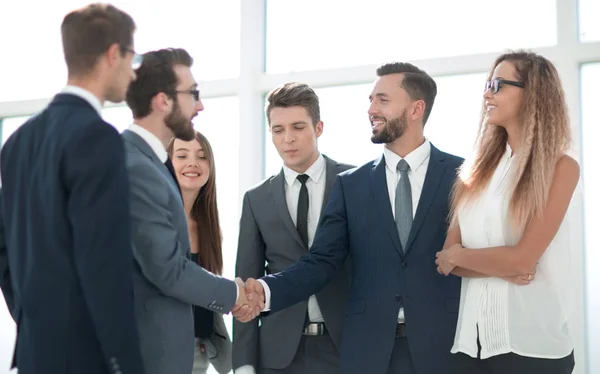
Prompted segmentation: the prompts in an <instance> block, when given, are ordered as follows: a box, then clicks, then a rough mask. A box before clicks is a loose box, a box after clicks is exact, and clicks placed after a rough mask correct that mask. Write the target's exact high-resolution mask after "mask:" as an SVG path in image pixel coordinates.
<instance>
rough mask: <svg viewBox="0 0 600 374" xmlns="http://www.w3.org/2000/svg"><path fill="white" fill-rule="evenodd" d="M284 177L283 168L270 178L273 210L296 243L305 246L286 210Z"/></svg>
mask: <svg viewBox="0 0 600 374" xmlns="http://www.w3.org/2000/svg"><path fill="white" fill-rule="evenodd" d="M284 183H285V177H284V175H283V170H281V172H280V173H279V174H277V176H275V178H273V179H272V180H271V183H270V186H269V187H270V190H271V196H273V201H274V202H275V210H277V213H278V214H279V216H280V217H281V220H282V221H283V224H284V225H285V227H286V228H287V229H288V231H289V232H290V234H291V235H292V236H293V237H294V239H296V241H297V242H298V244H300V245H301V246H302V248H305V249H306V250H308V248H306V246H305V245H304V242H303V241H302V239H301V238H300V235H299V234H298V230H296V226H294V221H292V217H290V211H289V210H288V206H287V202H286V200H285V185H284Z"/></svg>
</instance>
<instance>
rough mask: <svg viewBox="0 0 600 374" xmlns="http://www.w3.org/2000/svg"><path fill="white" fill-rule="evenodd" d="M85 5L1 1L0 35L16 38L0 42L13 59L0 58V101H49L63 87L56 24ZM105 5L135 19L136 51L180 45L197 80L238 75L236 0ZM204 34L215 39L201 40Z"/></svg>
mask: <svg viewBox="0 0 600 374" xmlns="http://www.w3.org/2000/svg"><path fill="white" fill-rule="evenodd" d="M88 3H89V1H87V0H62V1H58V2H57V1H39V2H36V3H35V5H34V7H35V11H32V10H31V7H32V2H31V1H12V2H10V1H2V2H1V4H2V5H0V35H5V36H7V35H18V36H19V37H3V38H0V50H3V51H9V53H10V54H13V55H14V57H12V58H2V59H0V82H2V85H1V86H0V101H16V100H24V99H37V98H46V97H51V96H52V95H54V94H55V93H56V92H57V91H59V90H60V89H61V88H62V87H63V86H64V84H65V83H66V80H67V72H66V66H65V63H64V59H63V55H62V43H61V37H60V24H61V23H62V20H63V18H64V16H65V15H66V14H67V13H68V12H70V11H72V10H73V9H76V8H79V7H81V6H85V5H87V4H88ZM111 3H112V4H114V5H115V6H117V7H120V8H121V9H123V10H124V11H126V12H128V13H129V14H130V15H131V16H132V17H133V18H134V20H135V21H136V24H137V32H136V34H135V44H136V45H135V49H136V51H138V52H146V51H148V50H154V49H158V48H165V47H182V48H185V49H187V50H188V51H189V52H190V54H191V55H192V57H194V59H195V61H194V73H195V75H196V78H197V79H200V80H214V79H222V78H234V77H237V76H238V74H239V50H240V48H239V46H240V0H220V1H210V0H199V1H192V2H190V1H187V0H171V1H169V3H168V5H166V6H165V4H163V3H159V2H147V1H133V0H114V1H112V2H111ZM183 9H185V11H183ZM206 35H218V37H215V38H210V37H201V36H206ZM215 56H216V57H215ZM49 72H51V73H49Z"/></svg>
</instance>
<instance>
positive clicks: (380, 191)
mask: <svg viewBox="0 0 600 374" xmlns="http://www.w3.org/2000/svg"><path fill="white" fill-rule="evenodd" d="M370 179H371V193H372V194H373V199H374V200H375V205H376V206H377V209H378V210H379V216H380V217H381V220H380V221H381V223H382V224H383V228H384V230H385V231H387V233H388V234H389V235H390V239H392V243H394V247H395V248H396V251H398V253H399V254H400V256H404V254H403V253H402V246H401V245H400V238H399V237H398V230H397V229H396V222H395V221H394V215H393V214H392V205H391V203H390V197H389V196H390V195H389V192H388V187H387V178H386V176H385V158H384V157H383V155H382V156H381V158H380V159H379V160H377V161H375V164H374V165H373V169H372V170H371V176H370Z"/></svg>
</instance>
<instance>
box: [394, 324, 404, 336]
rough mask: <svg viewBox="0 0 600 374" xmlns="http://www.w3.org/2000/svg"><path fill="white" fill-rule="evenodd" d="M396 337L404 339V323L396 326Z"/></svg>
mask: <svg viewBox="0 0 600 374" xmlns="http://www.w3.org/2000/svg"><path fill="white" fill-rule="evenodd" d="M396 337H397V338H406V323H398V324H396Z"/></svg>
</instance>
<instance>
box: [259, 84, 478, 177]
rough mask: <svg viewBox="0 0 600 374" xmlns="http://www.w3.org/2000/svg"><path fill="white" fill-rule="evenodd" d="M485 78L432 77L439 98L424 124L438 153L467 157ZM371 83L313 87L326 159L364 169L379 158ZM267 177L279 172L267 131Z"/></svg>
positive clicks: (275, 152) (471, 144) (279, 163)
mask: <svg viewBox="0 0 600 374" xmlns="http://www.w3.org/2000/svg"><path fill="white" fill-rule="evenodd" d="M485 77H486V75H485V74H470V75H456V76H447V77H434V78H435V81H436V83H437V85H438V95H437V98H436V101H435V104H434V106H433V110H432V112H431V116H430V117H429V120H428V121H427V124H426V125H425V136H427V138H428V139H429V140H430V141H431V142H432V144H434V145H435V146H436V147H437V148H438V149H440V150H443V151H445V152H449V153H453V154H455V155H458V156H462V157H466V156H468V155H469V154H470V152H471V150H472V148H473V142H474V141H475V136H476V135H477V128H478V124H479V114H480V108H481V102H482V93H483V89H482V87H483V86H484V82H485ZM371 88H372V86H371V84H361V85H354V86H339V87H327V88H321V89H317V90H316V92H317V95H319V101H320V103H321V118H322V120H323V123H324V129H323V134H322V135H321V137H320V138H319V150H320V151H321V152H322V153H323V154H325V155H327V156H329V157H330V158H332V159H334V160H336V161H339V162H344V163H349V164H353V165H357V166H358V165H362V164H364V163H366V162H368V161H370V160H373V159H376V158H378V157H380V156H381V155H382V152H383V150H382V146H381V145H379V144H373V143H372V142H371V124H370V122H369V119H368V114H367V110H368V107H369V100H368V97H369V94H370V93H371ZM265 136H266V138H265V143H266V144H267V147H266V165H265V171H266V175H273V174H275V173H278V172H279V171H280V169H281V165H282V162H281V159H280V157H279V155H278V154H277V150H276V149H275V146H274V145H273V142H272V140H271V133H270V132H269V131H268V130H267V131H266V135H265Z"/></svg>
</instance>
